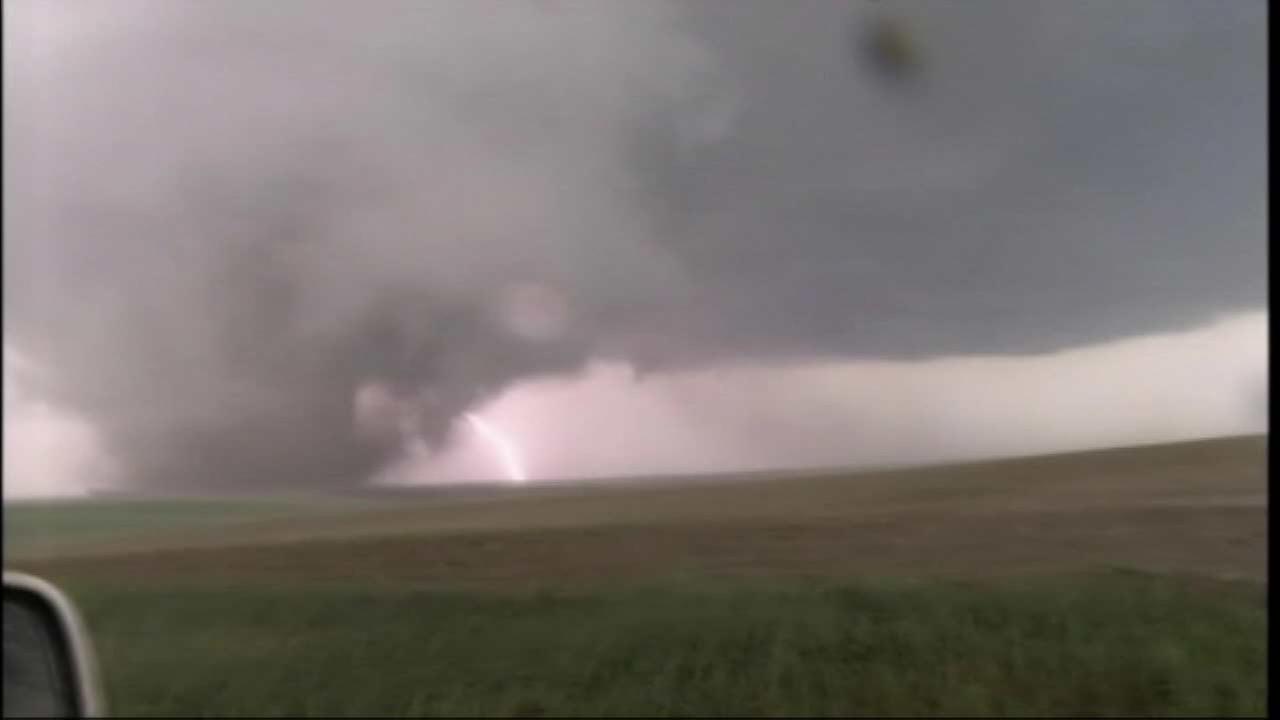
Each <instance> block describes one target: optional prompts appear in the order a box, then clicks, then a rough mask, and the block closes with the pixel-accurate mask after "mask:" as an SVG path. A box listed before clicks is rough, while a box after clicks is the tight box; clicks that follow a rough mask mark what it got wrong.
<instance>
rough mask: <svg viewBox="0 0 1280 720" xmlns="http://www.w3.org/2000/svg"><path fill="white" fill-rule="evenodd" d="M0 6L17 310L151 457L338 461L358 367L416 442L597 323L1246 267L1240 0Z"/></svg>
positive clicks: (1118, 302)
mask: <svg viewBox="0 0 1280 720" xmlns="http://www.w3.org/2000/svg"><path fill="white" fill-rule="evenodd" d="M5 7H6V9H5V13H6V43H5V53H6V57H5V94H6V98H5V99H6V118H5V133H6V135H5V152H6V162H5V175H6V178H5V180H6V195H7V197H6V213H5V237H6V247H5V260H6V271H5V273H6V277H5V288H6V289H5V300H6V304H5V322H6V325H5V335H6V340H7V341H11V342H13V343H14V344H15V345H17V346H18V347H19V348H21V349H22V351H23V352H24V353H25V354H27V355H28V356H30V357H31V358H33V359H34V360H36V361H38V362H41V363H43V364H44V365H46V366H47V367H48V368H50V370H51V372H50V375H51V376H53V377H55V378H56V379H57V380H58V382H59V385H58V386H57V388H56V390H57V392H58V394H59V396H60V397H61V398H62V399H63V400H64V401H65V402H68V403H70V404H71V405H73V406H74V407H76V408H79V409H81V410H83V411H85V412H86V413H88V415H89V417H90V418H91V419H92V420H93V421H94V422H96V423H97V424H99V425H100V426H101V427H102V428H103V430H104V431H105V433H106V435H107V439H108V441H109V442H110V443H112V444H113V446H114V447H115V448H116V449H117V450H118V451H119V452H120V453H121V454H122V455H123V456H124V457H125V459H126V462H127V463H128V464H129V465H130V466H131V468H132V470H133V475H134V477H135V478H136V479H137V480H138V481H139V482H144V483H157V484H171V485H181V484H193V485H202V486H217V485H247V484H255V483H258V484H267V483H272V482H282V483H283V482H288V483H308V482H312V483H325V482H348V481H351V480H353V479H356V478H359V477H361V476H363V474H364V473H365V472H366V471H367V470H368V469H369V468H370V467H371V465H372V464H374V463H376V461H377V460H378V459H379V458H380V457H382V456H383V454H384V453H385V451H386V448H381V447H377V446H369V445H365V444H362V441H361V440H359V439H357V437H356V435H355V434H354V433H352V432H351V422H352V408H351V404H352V397H353V394H354V391H355V389H356V387H357V386H358V385H359V384H360V383H362V382H365V381H368V380H379V381H383V382H386V383H390V384H392V385H394V386H395V387H396V388H397V389H398V390H399V391H400V392H401V393H402V394H405V395H410V394H412V395H413V397H414V398H415V400H414V402H416V403H418V404H419V405H420V406H421V413H420V414H421V418H420V421H421V424H422V428H421V429H422V432H424V433H425V434H426V435H427V436H428V437H430V438H432V439H433V440H439V439H440V438H442V437H443V436H444V433H446V432H447V429H448V426H449V422H450V420H451V419H452V418H453V417H455V416H456V414H457V413H458V412H460V411H461V410H463V409H465V408H466V407H467V406H468V405H469V404H471V403H473V402H475V401H476V400H477V399H480V398H483V397H485V396H487V395H490V394H492V393H494V392H496V391H497V390H499V389H500V388H501V387H502V386H503V385H504V384H506V383H509V382H510V381H512V380H514V379H518V378H522V377H528V376H531V375H536V374H541V373H554V372H569V371H573V370H574V369H576V368H577V367H579V366H580V365H581V363H582V362H583V361H585V360H586V359H587V358H589V357H591V356H592V355H601V354H604V355H623V356H625V357H627V358H628V359H631V360H633V361H635V362H637V363H638V364H640V365H641V366H642V367H643V366H647V365H655V364H656V365H659V366H661V365H663V364H675V363H681V364H684V363H702V362H712V361H714V360H715V359H717V358H720V357H734V358H739V359H740V358H743V357H746V358H749V359H750V358H758V359H766V358H772V357H777V356H783V355H815V354H822V355H868V356H903V355H911V356H925V355H937V354H948V353H972V352H984V353H990V352H1007V353H1021V352H1040V351H1044V350H1048V349H1054V348H1059V347H1064V346H1069V345H1073V344H1079V343H1085V342H1093V341H1097V340H1101V339H1106V338H1110V337H1116V336H1121V335H1128V334H1138V333H1143V332H1148V331H1152V330H1158V329H1165V328H1169V327H1174V326H1183V325H1187V324H1190V323H1198V322H1202V321H1204V320H1207V319H1209V318H1211V317H1212V316H1213V315H1214V314H1216V313H1219V312H1225V311H1229V310H1232V309H1238V308H1242V307H1253V306H1258V305H1261V304H1262V302H1263V289H1264V288H1263V278H1264V274H1263V270H1262V265H1261V263H1262V261H1263V260H1264V259H1265V244H1264V240H1263V237H1264V234H1265V233H1264V231H1265V205H1264V195H1263V193H1264V189H1265V174H1264V172H1265V164H1264V163H1265V160H1264V157H1265V154H1266V153H1265V149H1266V137H1265V133H1264V124H1263V121H1264V118H1265V108H1264V104H1263V103H1264V100H1265V88H1264V86H1263V81H1264V80H1265V72H1266V70H1265V67H1266V66H1265V22H1264V21H1265V11H1266V10H1265V6H1264V5H1262V4H1261V3H1257V4H1253V3H1231V4H1217V3H1208V2H1206V3H1201V4H1188V3H1171V2H1159V3H1154V2H1153V3H1123V4H1111V3H1106V4H1075V3H1062V4H1059V3H1048V4H1029V3H1020V2H1019V3H995V4H993V3H981V4H976V3H965V4H963V5H961V4H944V3H931V4H894V3H889V2H883V3H877V4H871V5H866V4H862V3H837V2H827V1H826V0H821V1H815V2H804V3H799V2H797V3H790V2H789V3H772V2H762V3H744V2H738V1H737V0H735V1H733V2H729V1H728V0H725V1H724V2H702V3H689V4H675V5H667V4H660V3H637V2H631V1H630V0H621V1H619V2H597V3H557V2H529V3H522V4H517V3H481V2H469V1H468V2H455V3H422V2H389V1H380V2H374V3H358V2H346V3H322V2H315V1H311V2H271V3H266V2H262V3H250V2H242V3H197V2H176V1H169V2H157V3H137V2H121V3H112V4H111V5H110V6H109V7H110V8H111V11H110V12H109V13H108V12H104V10H103V7H104V6H101V5H97V6H95V5H90V4H84V3H57V2H44V3H10V4H6V6H5ZM876 23H881V24H883V23H891V24H892V27H894V28H895V29H894V30H893V33H895V35H894V37H893V38H892V41H891V42H889V44H888V45H887V46H886V47H889V48H890V50H888V51H886V50H884V49H883V48H882V49H881V50H878V51H877V50H874V48H873V51H872V52H873V54H874V52H881V53H884V52H889V54H890V56H892V57H895V58H897V59H896V60H893V61H892V62H893V63H896V64H893V66H892V71H891V72H890V73H889V75H886V72H885V71H886V66H885V65H884V63H883V62H879V61H876V60H875V59H874V57H868V55H867V52H868V51H867V44H866V42H865V37H866V36H865V33H867V32H873V33H874V32H875V28H876V27H877V25H876ZM868 28H870V30H868ZM885 42H888V41H884V40H883V39H882V40H881V41H880V43H881V45H884V44H885ZM873 46H874V43H873ZM908 61H909V62H908ZM530 289H532V291H531V292H527V291H529V290H530ZM547 296H549V297H551V300H548V301H547V303H548V306H549V307H553V308H560V310H556V311H555V312H551V311H548V312H550V314H551V315H552V316H554V317H552V318H551V320H548V321H545V322H543V321H539V322H536V323H535V325H538V326H545V327H544V328H543V330H542V331H539V332H538V333H535V334H534V335H530V334H528V333H524V332H521V331H520V327H521V325H522V323H521V322H515V323H513V322H511V319H512V318H511V315H512V313H513V312H514V313H515V314H517V315H520V314H521V313H524V311H526V310H528V308H527V307H523V306H524V305H528V304H529V303H530V302H532V301H530V300H529V298H531V297H532V298H538V297H547ZM511 298H516V299H517V300H516V301H515V306H514V307H513V306H512V303H511V302H508V301H509V300H510V299H511ZM535 310H537V308H535ZM534 315H535V316H536V315H537V312H535V313H534ZM535 319H536V318H535Z"/></svg>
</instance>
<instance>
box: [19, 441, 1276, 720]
mask: <svg viewBox="0 0 1280 720" xmlns="http://www.w3.org/2000/svg"><path fill="white" fill-rule="evenodd" d="M1265 441H1266V439H1265V437H1247V438H1227V439H1221V440H1211V441H1203V442H1196V443H1185V444H1179V445H1171V446H1163V447H1144V448H1127V449H1120V450H1112V451H1106V452H1094V453H1079V454H1065V455H1057V456H1047V457H1041V458H1024V459H1016V460H1009V461H1003V462H990V463H973V464H966V465H957V466H951V467H934V468H918V469H908V470H900V471H882V472H872V473H861V474H848V473H829V474H818V475H813V474H810V475H805V476H798V477H792V478H786V479H775V480H769V479H767V478H754V479H751V480H750V481H741V482H733V483H728V482H726V483H725V484H711V485H706V484H701V485H700V484H687V485H683V486H681V485H677V484H669V485H665V486H661V487H658V486H638V485H637V486H634V487H619V486H605V487H597V488H585V487H577V488H575V487H564V488H556V489H538V488H527V489H519V490H509V491H504V492H498V493H492V494H489V495H484V494H481V495H476V496H468V497H453V496H444V495H435V496H430V497H427V496H421V497H416V498H413V499H408V498H395V499H391V500H390V501H387V500H385V499H383V500H371V499H362V500H355V499H346V500H342V499H336V498H331V499H328V500H324V499H321V498H315V499H308V500H301V499H277V500H270V501H268V500H263V501H254V500H235V501H217V500H192V501H176V500H175V501H154V502H124V501H109V502H104V501H98V502H95V503H88V502H86V503H69V504H49V505H40V504H21V505H6V506H5V521H6V528H5V539H6V541H7V542H6V548H5V553H6V567H13V568H16V569H21V570H27V571H30V572H34V573H36V574H38V575H41V576H44V577H47V578H49V579H51V580H53V581H55V582H57V583H59V584H61V585H62V586H64V587H65V588H67V589H69V590H70V591H71V593H72V596H73V597H74V598H75V599H76V600H77V601H78V602H79V603H80V604H81V605H82V607H83V610H84V612H85V614H86V616H87V619H88V622H89V625H90V628H91V630H92V631H93V633H94V637H95V642H96V643H97V646H98V650H99V655H100V657H101V659H102V665H103V668H104V671H105V676H106V683H107V696H108V702H109V704H110V706H111V709H112V710H113V711H114V712H115V713H117V714H120V715H126V716H190V715H205V716H254V717H262V716H272V715H274V716H330V717H331V716H343V715H345V716H365V715H375V716H413V715H419V716H421V715H448V716H510V715H539V714H542V715H555V716H568V715H633V716H634V715H667V716H672V715H706V716H713V715H786V716H800V715H864V716H867V715H870V716H893V715H897V716H903V715H908V716H935V715H950V716H960V715H980V716H991V715H1021V716H1050V715H1056V716H1077V717H1078V716H1116V715H1126V716H1136V715H1144V716H1242V715H1246V716H1249V715H1251V716H1260V715H1262V714H1263V713H1264V712H1265V703H1266V690H1267V687H1266V677H1267V675H1266V655H1267V640H1266V638H1267V615H1266V606H1265V605H1266V592H1267V589H1266V588H1267V586H1266V559H1267V542H1266V539H1267V531H1268V525H1267V482H1266V473H1265V458H1266V455H1265V449H1266V448H1265ZM14 541H16V542H14ZM1117 568H1127V570H1118V569H1117Z"/></svg>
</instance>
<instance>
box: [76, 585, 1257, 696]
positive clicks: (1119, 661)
mask: <svg viewBox="0 0 1280 720" xmlns="http://www.w3.org/2000/svg"><path fill="white" fill-rule="evenodd" d="M69 587H70V588H71V590H72V592H74V593H75V594H76V597H77V598H78V599H79V600H80V602H81V604H82V607H83V610H84V612H85V614H86V616H87V619H88V622H89V624H90V625H91V627H92V630H93V632H94V633H95V635H96V638H97V642H98V648H99V652H100V655H101V656H102V658H103V661H104V662H103V665H104V667H105V668H106V684H107V690H108V696H109V698H110V700H111V710H112V712H113V713H116V714H119V715H125V716H182V715H203V716H257V717H262V716H368V715H375V716H423V715H437V716H439V715H443V716H477V715H482V716H494V715H499V716H502V715H505V716H510V715H552V716H568V715H573V716H593V715H643V716H654V715H657V716H689V715H697V716H726V715H729V716H734V715H736V716H742V715H749V716H761V715H768V716H779V715H787V716H794V715H825V716H831V715H836V716H841V715H843V716H848V715H863V716H867V715H870V716H887V715H940V714H941V715H982V716H989V715H1023V716H1028V715H1029V716H1050V715H1057V716H1061V715H1068V716H1076V717H1079V716H1097V715H1131V716H1132V715H1147V716H1150V715H1155V716H1240V715H1258V716H1260V715H1262V714H1263V713H1264V712H1265V707H1264V706H1265V694H1266V680H1265V678H1266V673H1265V661H1266V635H1267V633H1266V608H1265V599H1264V593H1263V591H1262V590H1261V589H1260V588H1259V587H1258V586H1256V585H1251V584H1247V583H1245V584H1240V583H1222V582H1217V581H1215V582H1212V583H1204V582H1198V583H1197V582H1187V581H1185V580H1178V579H1173V578H1161V577H1156V576H1147V575H1141V574H1136V573H1107V574H1101V575H1094V576H1088V577H1075V578H1057V579H1045V578H1041V579H1037V580H1027V579H1023V580H1004V581H1001V582H994V583H993V582H985V583H980V584H964V583H957V582H946V581H922V582H900V583H893V584H886V583H878V584H867V583H853V584H849V583H836V584H827V583H823V584H818V583H811V584H803V585H800V584H781V585H780V584H753V585H744V584H741V583H736V584H735V583H725V584H709V585H685V586H670V585H668V586H661V587H648V588H645V587H629V588H614V589H611V590H596V591H591V592H576V593H567V592H566V593H555V592H540V593H494V592H484V593H468V592H448V591H414V590H401V589H394V588H382V589H377V590H375V589H368V590H360V589H358V588H357V587H354V586H352V587H327V588H326V587H321V586H312V587H306V588H299V587H293V588H289V587H275V588H271V587H266V586H260V587H256V588H228V589H226V590H225V591H209V590H203V591H201V590H196V589H192V588H185V589H183V588H165V587H163V586H162V585H151V586H147V587H145V588H142V589H139V588H133V589H126V588H124V587H120V586H116V587H111V586H102V585H92V584H83V583H81V584H77V583H71V584H70V586H69Z"/></svg>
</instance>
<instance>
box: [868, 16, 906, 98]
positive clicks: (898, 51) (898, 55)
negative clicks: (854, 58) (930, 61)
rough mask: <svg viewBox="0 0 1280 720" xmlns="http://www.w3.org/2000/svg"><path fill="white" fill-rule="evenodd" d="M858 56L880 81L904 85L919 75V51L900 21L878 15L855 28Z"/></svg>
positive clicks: (903, 23) (904, 24)
mask: <svg viewBox="0 0 1280 720" xmlns="http://www.w3.org/2000/svg"><path fill="white" fill-rule="evenodd" d="M855 32H856V33H857V34H856V42H857V44H858V45H859V46H860V47H858V49H857V50H858V54H859V55H860V56H861V57H862V58H863V59H864V60H865V62H866V64H867V65H868V66H869V67H870V69H871V70H872V72H873V73H874V74H875V75H876V76H877V77H878V78H879V79H880V80H882V81H885V82H890V83H894V84H903V83H907V82H910V81H912V80H914V79H915V78H916V77H917V76H918V75H919V74H920V72H921V66H922V57H921V54H920V48H919V46H918V43H917V41H916V39H915V37H914V36H913V35H912V33H911V31H910V28H909V27H908V26H907V24H906V23H905V22H903V21H902V20H900V19H898V18H895V17H893V16H889V15H881V16H877V17H875V18H872V19H871V20H870V21H863V22H860V23H858V26H857V27H856V28H855Z"/></svg>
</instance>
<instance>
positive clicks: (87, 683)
mask: <svg viewBox="0 0 1280 720" xmlns="http://www.w3.org/2000/svg"><path fill="white" fill-rule="evenodd" d="M99 688H100V685H99V684H98V673H97V665H96V663H95V660H94V656H93V649H92V647H91V646H90V643H89V636H88V634H87V633H86V631H85V629H84V624H83V623H82V622H81V620H80V614H79V613H78V612H76V609H75V606H74V605H72V603H71V601H70V600H69V599H68V598H67V596H66V595H64V594H63V593H62V592H61V591H59V590H58V589H57V588H56V587H54V586H53V585H51V584H50V583H48V582H45V581H44V580H41V579H39V578H37V577H33V576H31V575H26V574H24V573H17V572H9V571H5V573H4V716H5V717H6V718H11V717H12V718H16V717H63V718H89V717H101V716H102V715H103V711H104V708H103V704H102V696H101V693H100V690H99Z"/></svg>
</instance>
